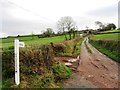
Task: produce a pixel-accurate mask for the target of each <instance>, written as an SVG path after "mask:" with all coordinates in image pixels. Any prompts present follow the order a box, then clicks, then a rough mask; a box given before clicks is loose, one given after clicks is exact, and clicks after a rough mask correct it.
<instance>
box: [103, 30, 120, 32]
mask: <svg viewBox="0 0 120 90" xmlns="http://www.w3.org/2000/svg"><path fill="white" fill-rule="evenodd" d="M103 32H120V30H108V31H103Z"/></svg>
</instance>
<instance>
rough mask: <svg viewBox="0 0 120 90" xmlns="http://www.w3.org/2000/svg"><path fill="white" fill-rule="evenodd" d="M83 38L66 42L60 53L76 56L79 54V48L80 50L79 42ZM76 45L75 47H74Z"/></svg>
mask: <svg viewBox="0 0 120 90" xmlns="http://www.w3.org/2000/svg"><path fill="white" fill-rule="evenodd" d="M83 40H84V38H79V37H78V38H76V40H75V41H72V42H70V43H68V44H65V53H62V54H61V55H62V56H73V57H76V56H78V55H80V50H81V47H80V45H81V43H82V41H83ZM75 45H76V48H74V47H75Z"/></svg>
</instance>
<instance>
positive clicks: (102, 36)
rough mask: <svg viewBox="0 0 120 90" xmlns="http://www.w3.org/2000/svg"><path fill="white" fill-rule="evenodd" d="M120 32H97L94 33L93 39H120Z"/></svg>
mask: <svg viewBox="0 0 120 90" xmlns="http://www.w3.org/2000/svg"><path fill="white" fill-rule="evenodd" d="M119 36H120V33H113V34H97V35H93V37H92V39H97V40H118V39H120V37H119Z"/></svg>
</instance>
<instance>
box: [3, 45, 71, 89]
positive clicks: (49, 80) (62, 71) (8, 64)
mask: <svg viewBox="0 0 120 90" xmlns="http://www.w3.org/2000/svg"><path fill="white" fill-rule="evenodd" d="M19 61H20V79H21V83H20V85H18V86H16V85H15V84H14V80H12V81H7V82H6V80H8V79H11V78H14V52H13V51H12V52H11V51H7V52H3V68H2V69H3V81H5V83H3V84H4V85H3V86H5V87H6V85H9V86H8V87H13V88H32V87H35V88H46V87H47V88H56V87H59V86H58V85H57V83H55V82H58V81H59V79H56V78H55V77H56V76H57V77H62V76H64V77H63V78H66V77H69V76H70V73H71V71H70V70H69V68H67V67H66V66H64V65H61V64H57V61H55V60H54V58H53V50H52V49H51V46H50V45H42V46H27V47H25V48H24V49H23V48H20V60H19ZM55 63H56V64H55ZM54 64H55V66H56V67H55V68H54ZM55 69H56V71H57V70H58V71H59V73H56V72H53V71H55ZM9 82H12V85H11V84H9ZM6 83H7V84H6Z"/></svg>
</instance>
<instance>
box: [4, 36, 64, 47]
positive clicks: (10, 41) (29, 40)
mask: <svg viewBox="0 0 120 90" xmlns="http://www.w3.org/2000/svg"><path fill="white" fill-rule="evenodd" d="M14 39H19V40H20V41H23V42H25V44H26V45H33V44H47V43H50V42H63V41H64V40H65V38H64V36H55V37H47V38H38V37H37V36H34V37H31V36H28V37H14V38H13V37H12V38H3V39H2V47H3V48H8V47H11V46H13V45H14Z"/></svg>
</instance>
